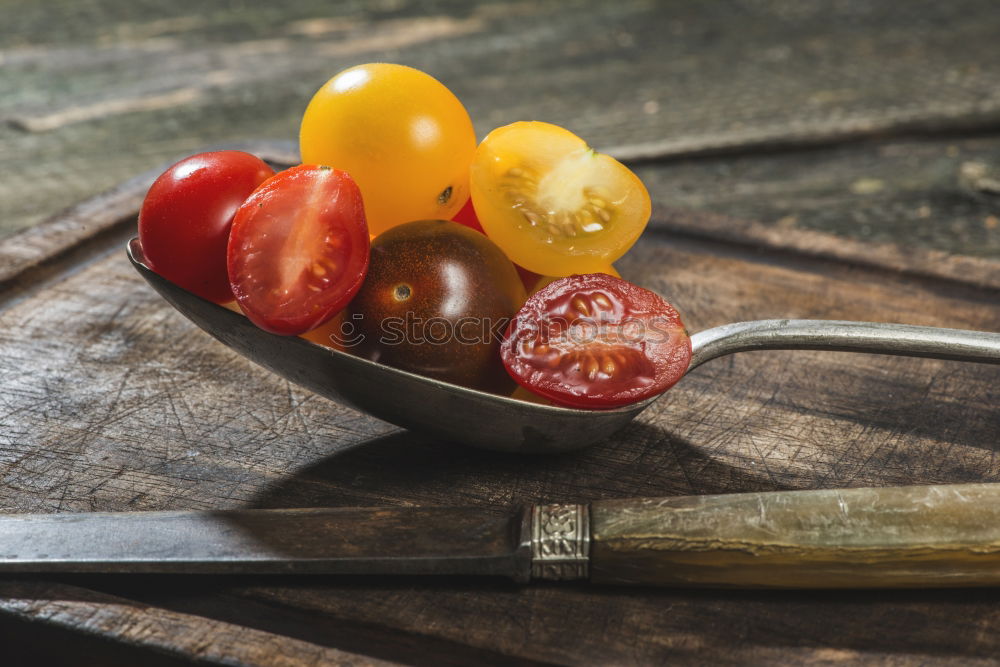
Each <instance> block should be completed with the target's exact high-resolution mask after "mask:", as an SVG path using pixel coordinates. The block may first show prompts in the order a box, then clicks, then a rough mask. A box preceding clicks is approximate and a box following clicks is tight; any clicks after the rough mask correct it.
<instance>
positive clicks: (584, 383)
mask: <svg viewBox="0 0 1000 667" xmlns="http://www.w3.org/2000/svg"><path fill="white" fill-rule="evenodd" d="M500 354H501V357H502V358H503V362H504V366H506V367H507V372H508V373H510V375H511V377H513V378H514V379H515V380H516V381H517V383H518V384H520V385H521V386H522V387H525V388H526V389H528V390H530V391H532V392H534V393H536V394H539V395H541V396H544V397H546V398H548V399H551V400H552V401H553V402H554V403H558V404H560V405H566V406H570V407H576V408H614V407H618V406H620V405H626V404H628V403H634V402H636V401H641V400H643V399H645V398H648V397H650V396H654V395H656V394H658V393H660V392H662V391H664V390H666V389H668V388H670V387H671V386H673V384H674V383H675V382H677V381H678V380H679V379H680V378H681V377H682V376H683V375H684V373H685V371H687V368H688V364H689V362H690V361H691V341H690V339H689V338H688V334H687V331H685V329H684V324H683V323H682V322H681V318H680V315H679V314H678V313H677V311H676V310H675V309H674V307H673V306H671V305H670V304H669V303H667V302H666V301H665V300H664V299H663V298H662V297H660V296H659V295H658V294H655V293H653V292H650V291H649V290H647V289H643V288H642V287H639V286H638V285H633V284H632V283H629V282H627V281H624V280H621V279H619V278H614V277H612V276H609V275H606V274H602V273H595V274H587V275H574V276H569V277H567V278H562V279H560V280H557V281H555V282H553V283H551V284H550V285H548V286H547V287H545V288H543V289H542V290H540V291H539V292H537V293H536V294H535V295H534V296H532V297H531V298H529V299H528V300H527V302H525V304H524V306H523V307H522V308H521V310H520V311H518V313H517V315H515V316H514V319H513V320H512V321H511V323H510V326H509V327H508V329H507V333H506V336H505V338H504V341H503V344H502V345H501V348H500Z"/></svg>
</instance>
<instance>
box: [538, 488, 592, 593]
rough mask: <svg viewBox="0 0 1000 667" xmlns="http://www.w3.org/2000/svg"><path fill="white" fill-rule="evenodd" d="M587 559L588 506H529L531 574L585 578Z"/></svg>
mask: <svg viewBox="0 0 1000 667" xmlns="http://www.w3.org/2000/svg"><path fill="white" fill-rule="evenodd" d="M589 562H590V508H589V507H588V506H587V505H535V506H534V507H532V508H531V577H532V578H533V579H586V578H587V577H588V576H589V567H588V565H589Z"/></svg>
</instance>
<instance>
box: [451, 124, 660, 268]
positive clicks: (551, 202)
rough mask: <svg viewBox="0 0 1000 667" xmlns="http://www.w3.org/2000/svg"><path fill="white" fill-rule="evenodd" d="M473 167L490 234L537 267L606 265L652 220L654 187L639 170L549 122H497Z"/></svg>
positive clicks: (476, 197)
mask: <svg viewBox="0 0 1000 667" xmlns="http://www.w3.org/2000/svg"><path fill="white" fill-rule="evenodd" d="M469 173H470V174H471V180H470V186H471V189H472V201H473V204H474V205H475V212H476V215H477V216H478V219H479V222H480V223H481V224H482V226H483V229H484V230H485V231H486V235H487V236H489V237H490V239H491V240H492V241H493V242H494V243H496V244H497V245H498V246H500V248H501V249H502V250H503V251H504V253H506V254H507V257H509V258H510V260H511V261H512V262H514V263H515V264H517V265H519V266H523V267H524V268H526V269H528V270H529V271H534V272H535V273H537V274H539V275H543V276H568V275H572V274H574V273H595V272H598V271H602V270H603V269H604V267H606V266H607V265H608V264H611V263H612V262H614V261H616V260H617V259H618V258H619V257H621V256H622V255H624V254H625V252H626V251H627V250H628V249H629V248H630V247H632V244H633V243H635V242H636V240H637V239H638V238H639V235H640V234H641V233H642V231H643V229H644V228H645V227H646V223H647V222H648V221H649V216H650V211H651V202H650V199H649V192H648V191H647V190H646V187H645V186H644V185H643V184H642V181H641V180H639V177H638V176H636V175H635V174H634V173H632V171H630V170H629V169H628V168H627V167H626V166H625V165H623V164H621V163H620V162H618V161H617V160H615V159H614V158H612V157H611V156H609V155H602V154H601V153H597V152H596V151H594V150H593V149H592V148H590V147H589V146H588V145H587V143H586V142H585V141H584V140H583V139H581V138H580V137H578V136H576V135H575V134H573V133H572V132H570V131H569V130H566V129H563V128H561V127H558V126H556V125H552V124H549V123H542V122H538V121H521V122H517V123H512V124H511V125H505V126H504V127H500V128H497V129H495V130H493V131H492V132H490V133H489V135H488V136H487V137H486V138H485V139H483V141H482V143H481V144H479V148H477V149H476V154H475V157H474V159H473V161H472V167H471V168H470V172H469Z"/></svg>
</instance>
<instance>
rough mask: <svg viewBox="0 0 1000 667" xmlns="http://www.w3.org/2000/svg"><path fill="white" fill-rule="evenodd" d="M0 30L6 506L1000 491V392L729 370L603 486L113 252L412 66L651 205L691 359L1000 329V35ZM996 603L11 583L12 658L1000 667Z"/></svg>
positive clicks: (805, 19)
mask: <svg viewBox="0 0 1000 667" xmlns="http://www.w3.org/2000/svg"><path fill="white" fill-rule="evenodd" d="M0 26H3V27H2V28H0V117H3V118H5V119H6V120H7V123H6V125H4V126H2V127H0V234H2V235H3V237H4V238H2V239H0V510H2V511H5V512H79V511H126V510H155V509H216V508H234V507H302V506H354V505H403V504H406V505H410V504H462V505H476V506H482V507H483V508H484V511H489V510H490V508H494V509H498V508H507V507H510V506H513V505H520V504H523V503H528V502H534V501H586V500H590V499H598V498H615V497H627V496H653V495H678V494H703V493H727V492H738V491H756V490H774V489H792V488H803V489H805V488H833V487H856V486H866V485H870V486H888V485H899V484H911V483H915V484H929V483H949V482H966V481H994V480H995V479H996V478H997V477H998V475H1000V462H998V460H997V451H998V450H997V448H998V443H1000V437H998V436H1000V411H998V409H997V405H998V403H1000V374H998V371H997V369H996V368H995V367H984V366H976V365H964V364H958V363H949V362H940V361H931V360H919V359H903V358H883V357H875V356H869V355H846V354H836V353H815V352H768V353H752V354H742V355H737V356H733V357H730V358H727V359H721V360H718V361H715V362H712V363H710V364H707V365H706V366H704V367H702V368H699V369H698V370H696V371H695V372H693V373H692V374H691V375H690V376H689V377H687V378H685V379H684V380H683V382H681V383H680V384H679V385H678V386H677V387H676V388H675V389H673V390H672V391H671V392H670V394H669V395H668V396H666V397H664V398H663V399H662V400H660V401H659V402H658V403H657V404H656V405H655V406H654V407H652V408H650V409H649V410H647V411H646V412H645V413H644V414H643V415H642V417H641V418H640V420H639V421H638V422H637V423H636V424H634V425H633V426H632V427H630V428H628V429H626V430H625V431H624V432H622V433H620V434H619V435H617V436H616V437H614V438H613V439H612V440H610V441H608V442H606V443H603V444H601V445H598V446H595V447H593V448H591V449H589V450H586V451H583V452H580V453H576V454H571V455H565V456H551V457H537V458H524V457H515V456H509V455H499V454H491V453H486V452H479V451H475V450H472V449H468V448H463V447H461V446H457V445H449V444H444V443H438V442H433V441H430V440H427V439H425V438H421V437H419V436H417V435H414V434H412V433H407V432H402V431H399V430H397V429H395V428H394V427H391V426H389V425H387V424H385V423H382V422H379V421H377V420H374V419H372V418H369V417H366V416H364V415H362V414H358V413H356V412H353V411H351V410H348V409H346V408H341V407H339V406H337V405H334V404H331V403H328V402H325V401H323V400H322V399H319V398H317V397H315V396H312V395H310V394H308V393H307V392H305V391H303V390H300V389H298V388H296V387H294V386H290V385H288V384H287V383H285V382H283V381H281V380H279V379H277V378H275V377H274V376H272V375H271V374H269V373H268V372H266V371H264V370H262V369H260V368H257V367H254V366H252V365H251V364H249V363H248V362H246V361H244V360H243V359H241V358H239V357H238V356H236V355H234V354H233V353H231V352H229V351H228V350H227V349H225V348H223V347H222V346H221V345H219V344H217V343H215V342H214V341H213V340H212V339H210V338H209V337H208V336H206V335H204V334H203V333H201V332H200V331H198V330H197V329H195V328H194V327H193V326H192V325H191V324H189V323H188V322H187V321H186V320H184V319H183V318H182V317H181V316H179V315H178V314H177V313H176V312H174V311H173V310H172V309H171V308H170V307H169V306H167V305H166V304H165V303H164V302H163V301H161V300H160V299H159V298H158V297H157V296H156V295H155V294H153V292H152V291H151V290H150V289H148V287H147V286H146V285H145V284H143V283H142V281H141V279H140V278H139V277H138V276H137V275H136V274H135V273H134V271H132V269H131V268H130V267H129V266H128V263H127V262H126V260H125V254H124V243H125V240H126V239H127V238H128V237H129V236H131V235H132V234H133V233H134V222H135V221H134V216H135V211H136V210H137V207H138V204H139V202H140V201H141V198H142V195H143V193H144V190H145V187H147V185H148V183H149V182H150V181H151V178H152V177H153V176H155V174H156V173H157V171H158V169H159V168H160V167H161V166H162V165H163V164H164V163H165V162H167V161H170V160H172V159H175V158H178V157H180V156H182V155H184V154H187V153H190V152H193V151H196V150H198V149H200V148H202V147H204V146H205V145H208V144H220V143H231V142H246V144H245V145H247V146H248V147H250V148H251V149H252V150H255V151H257V152H258V153H260V154H261V155H263V156H265V157H268V158H269V159H272V160H274V161H275V162H277V163H287V162H291V161H294V159H295V156H294V152H293V150H292V144H291V142H290V140H291V139H292V138H294V134H295V130H296V124H297V117H298V115H299V114H300V113H301V111H302V109H303V108H304V105H305V103H306V102H307V100H308V97H309V95H310V94H311V92H312V91H313V90H314V89H315V88H316V87H318V86H319V84H321V83H322V82H323V81H324V80H325V79H326V78H328V77H329V76H330V75H332V74H333V73H335V72H336V71H338V70H339V69H341V68H343V67H346V66H348V65H351V64H356V63H358V62H365V61H372V60H387V61H396V62H404V63H407V64H412V65H414V66H417V67H420V68H422V69H425V70H427V71H429V72H431V73H432V74H434V75H436V76H437V77H439V78H440V79H441V80H442V81H444V82H445V83H446V84H447V85H449V86H450V87H451V88H452V89H453V90H454V91H455V92H456V93H457V94H458V95H459V96H460V97H461V98H462V99H463V100H464V101H465V102H466V104H467V106H468V108H469V110H470V113H471V114H472V116H473V119H474V121H475V123H476V127H477V130H478V131H479V133H480V135H482V134H485V133H486V132H487V131H488V130H489V129H490V128H492V127H494V126H496V125H499V124H503V123H506V122H510V121H514V120H519V119H543V120H548V121H551V122H556V123H560V124H563V125H565V126H567V127H569V128H571V129H573V130H574V131H576V132H577V133H579V134H581V135H582V136H584V137H585V138H587V139H588V140H589V141H590V142H591V143H592V144H593V145H595V146H597V147H599V148H601V149H605V150H608V151H610V152H612V153H614V154H616V155H618V156H620V157H621V158H623V159H626V160H629V161H631V162H632V163H633V165H634V166H635V168H636V170H637V171H638V173H639V174H640V175H641V176H642V177H643V179H644V180H645V181H646V183H647V185H648V186H649V188H650V191H651V193H652V195H653V199H654V202H655V204H656V210H655V212H654V216H653V220H652V222H651V223H650V227H649V230H648V231H647V233H646V234H645V236H644V237H643V239H642V240H641V241H640V243H639V244H638V245H637V246H636V247H635V249H634V250H633V251H632V252H631V253H629V255H627V257H626V258H624V259H623V260H622V261H621V262H620V263H619V264H618V267H619V269H620V270H621V272H622V274H623V275H624V276H625V277H626V278H628V279H630V280H632V281H634V282H637V283H640V284H643V285H645V286H648V287H650V288H652V289H656V290H658V291H660V292H661V293H663V294H664V295H665V296H667V297H668V298H669V299H670V300H671V301H672V302H674V303H676V304H677V305H678V307H679V308H680V309H681V311H682V313H683V314H684V316H685V320H686V322H687V324H688V326H689V327H690V328H691V329H692V330H699V329H702V328H705V327H709V326H714V325H716V324H721V323H724V322H729V321H736V320H740V319H757V318H768V317H810V318H837V319H862V320H881V321H899V322H909V323H914V324H928V325H940V326H952V327H960V328H970V329H984V330H993V331H1000V177H998V173H1000V138H998V137H997V135H996V134H995V131H996V129H997V128H998V127H1000V50H998V49H997V48H996V43H995V40H996V35H997V34H998V31H1000V12H998V11H997V10H996V8H995V6H994V4H993V3H991V2H988V1H985V0H984V1H981V2H975V1H973V2H954V3H938V2H930V1H927V2H924V1H923V0H920V1H916V0H914V1H911V2H906V3H874V4H872V3H864V2H857V3H837V4H836V5H833V4H831V5H829V6H827V5H820V4H811V3H809V4H807V3H796V2H782V1H779V0H774V1H770V2H727V3H716V2H706V3H688V2H675V3H648V2H618V3H592V4H587V5H583V6H581V7H576V6H574V7H572V8H570V7H567V6H565V5H564V3H560V2H555V1H546V0H541V1H538V2H530V3H509V4H493V3H483V4H476V5H466V4H463V3H454V4H449V3H421V4H420V6H419V7H417V6H416V5H415V4H414V5H411V4H409V3H407V2H405V1H401V2H389V1H385V2H379V3H372V4H367V3H351V4H347V5H344V6H339V7H336V8H333V9H331V8H329V7H328V6H327V3H321V2H318V1H316V2H295V3H282V4H281V5H280V6H279V5H272V6H269V7H267V8H266V9H260V10H250V9H246V8H243V9H238V10H237V9H231V8H227V7H225V6H222V5H220V6H213V5H211V4H209V6H207V7H206V6H205V3H204V2H181V1H176V2H173V3H169V6H166V5H161V3H153V2H149V1H143V2H130V3H125V2H122V1H121V0H107V1H105V2H102V3H90V4H87V5H81V4H79V3H74V2H70V1H69V0H64V1H59V2H47V3H34V2H27V1H24V2H10V3H7V4H6V5H4V7H3V8H0ZM261 137H271V138H274V139H276V140H277V141H267V142H262V141H259V140H258V139H259V138H261ZM129 179H131V180H129ZM108 188H111V189H110V191H106V190H107V189H108ZM102 191H106V192H105V193H104V194H100V195H98V193H100V192H102ZM81 201H82V203H77V204H74V202H81ZM67 206H69V207H70V208H68V209H66V208H65V207H67ZM63 209H65V210H63ZM998 601H1000V594H998V593H997V592H995V591H992V590H944V591H905V592H887V591H874V592H809V591H806V592H723V591H686V590H645V589H628V588H614V587H610V588H598V587H590V586H586V585H535V586H530V587H523V588H522V587H517V586H515V585H514V584H510V583H507V582H502V581H489V580H472V579H447V580H446V579H441V580H431V579H410V578H395V579H390V578H386V579H377V580H371V579H351V578H345V577H340V578H338V577H326V578H323V577H304V578H297V579H288V578H278V577H275V578H224V577H212V578H208V577H181V576H177V577H96V576H91V577H68V576H64V577H8V578H3V579H2V580H0V646H2V647H3V651H4V655H5V657H9V659H11V660H13V663H14V664H17V663H18V662H21V663H31V664H47V663H49V662H52V663H55V662H69V663H71V664H102V665H105V664H136V663H139V662H141V663H142V664H152V665H157V664H178V663H181V664H184V663H189V662H195V661H205V662H209V663H224V664H280V665H286V664H287V665H299V664H308V665H313V664H341V663H343V664H369V663H377V662H379V661H388V662H402V663H412V664H471V663H477V664H482V663H485V664H513V663H517V664H530V663H573V664H648V663H659V662H671V663H678V664H709V663H712V664H714V663H723V664H728V663H734V664H735V663H739V664H743V663H747V662H757V663H760V662H781V663H788V662H792V663H816V664H827V663H834V662H845V661H846V662H862V663H871V664H926V663H938V662H940V663H953V664H961V665H968V664H978V663H982V664H992V660H993V659H994V658H995V657H996V656H997V655H998V654H1000V639H998V637H1000V634H998V632H997V630H998V628H1000V611H998V610H1000V606H998V604H997V603H998Z"/></svg>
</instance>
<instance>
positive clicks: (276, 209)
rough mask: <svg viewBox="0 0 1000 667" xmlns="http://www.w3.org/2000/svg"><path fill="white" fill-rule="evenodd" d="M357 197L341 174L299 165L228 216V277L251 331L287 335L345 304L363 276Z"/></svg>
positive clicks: (364, 244)
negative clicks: (230, 227)
mask: <svg viewBox="0 0 1000 667" xmlns="http://www.w3.org/2000/svg"><path fill="white" fill-rule="evenodd" d="M368 248H369V236H368V225H367V224H366V223H365V212H364V206H363V205H362V202H361V191H360V190H358V186H357V185H356V184H355V183H354V180H353V179H352V178H351V177H350V176H349V175H348V174H347V173H346V172H343V171H339V170H337V169H331V168H330V167H321V166H314V165H299V166H298V167H293V168H291V169H288V170H287V171H283V172H281V173H279V174H278V175H276V176H274V177H273V178H271V179H270V180H268V181H267V182H265V183H264V184H263V185H261V186H260V188H258V189H257V190H256V191H255V192H254V193H253V194H252V195H251V196H250V198H249V199H247V200H246V201H245V202H244V203H243V206H241V207H240V210H239V211H238V212H237V213H236V219H235V220H234V221H233V230H232V232H231V233H230V237H229V255H228V260H229V279H230V282H231V284H232V288H233V294H234V295H236V300H237V302H239V304H240V308H242V309H243V312H244V313H246V315H247V317H249V318H250V319H251V320H252V321H253V322H254V323H255V324H257V326H259V327H260V328H262V329H265V330H267V331H270V332H272V333H277V334H284V335H294V334H301V333H305V332H306V331H309V330H310V329H313V328H315V327H318V326H319V325H321V324H323V323H324V322H326V321H327V320H329V319H330V318H331V317H333V316H334V315H336V314H337V313H338V312H339V311H340V310H342V309H343V308H344V306H346V305H347V302H348V301H350V300H351V297H353V296H354V294H355V293H356V292H357V291H358V289H359V288H360V287H361V282H362V281H363V280H364V277H365V273H366V272H367V271H368Z"/></svg>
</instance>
